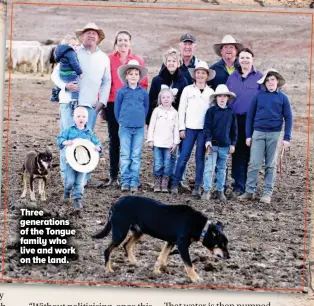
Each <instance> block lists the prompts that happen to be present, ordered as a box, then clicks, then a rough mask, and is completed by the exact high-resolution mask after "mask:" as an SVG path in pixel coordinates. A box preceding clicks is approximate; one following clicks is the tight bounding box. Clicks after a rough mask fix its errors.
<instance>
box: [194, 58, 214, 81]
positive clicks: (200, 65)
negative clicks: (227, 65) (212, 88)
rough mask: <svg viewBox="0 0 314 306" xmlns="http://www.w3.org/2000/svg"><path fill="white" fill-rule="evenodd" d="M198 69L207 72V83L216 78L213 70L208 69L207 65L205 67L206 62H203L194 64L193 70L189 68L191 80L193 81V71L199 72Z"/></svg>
mask: <svg viewBox="0 0 314 306" xmlns="http://www.w3.org/2000/svg"><path fill="white" fill-rule="evenodd" d="M200 69H202V70H206V71H207V73H208V78H207V81H210V80H212V79H214V78H215V76H216V71H215V70H213V69H209V67H208V65H207V63H206V62H204V61H199V62H198V63H197V64H196V66H195V68H189V73H190V75H191V77H192V79H193V80H194V79H195V75H194V73H195V71H196V70H200Z"/></svg>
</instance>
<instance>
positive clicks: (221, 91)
mask: <svg viewBox="0 0 314 306" xmlns="http://www.w3.org/2000/svg"><path fill="white" fill-rule="evenodd" d="M218 95H227V96H229V100H228V102H229V101H232V100H234V99H235V98H236V97H237V96H236V94H235V93H234V92H231V91H229V89H228V87H227V85H225V84H220V85H218V86H217V88H216V90H215V92H214V93H212V94H211V95H210V97H209V100H210V102H213V101H214V99H215V98H216V97H217V96H218Z"/></svg>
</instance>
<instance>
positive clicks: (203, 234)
mask: <svg viewBox="0 0 314 306" xmlns="http://www.w3.org/2000/svg"><path fill="white" fill-rule="evenodd" d="M111 230H112V240H111V243H110V245H109V246H108V248H107V249H106V250H105V252H104V256H105V265H106V271H107V272H113V270H112V267H111V260H110V255H111V252H112V251H113V250H114V249H115V248H117V247H118V246H119V245H120V244H121V243H122V242H123V241H124V240H125V242H124V243H123V247H124V249H125V251H126V254H127V256H128V259H129V261H130V262H131V263H132V264H135V265H137V261H136V258H135V256H134V254H133V247H134V244H135V243H136V242H137V241H138V240H139V239H140V238H141V237H142V235H143V234H148V235H150V236H152V237H155V238H158V239H161V240H164V241H166V244H165V245H164V247H163V249H162V251H161V253H160V254H159V257H158V260H157V263H156V267H155V271H154V272H155V273H160V272H161V269H162V268H165V267H166V266H167V259H168V256H169V254H170V252H171V250H172V248H173V247H174V246H175V245H177V247H178V250H179V253H180V255H181V258H182V260H183V262H184V265H185V269H186V272H187V274H188V276H189V277H190V279H191V280H192V281H193V282H196V281H200V280H201V279H200V277H199V276H198V275H197V273H196V272H195V270H194V268H193V265H192V261H191V258H190V254H189V246H190V245H191V243H192V242H194V241H200V242H202V244H203V246H204V247H206V248H207V249H208V250H210V251H211V252H212V253H213V254H214V255H216V256H217V257H220V258H230V256H229V252H228V248H227V245H228V239H227V238H226V236H225V234H224V233H223V231H222V224H221V223H220V222H217V223H216V224H214V223H212V222H210V221H209V220H208V219H207V218H206V217H205V216H204V215H203V214H202V213H201V212H199V211H197V210H195V209H193V208H192V207H190V206H188V205H168V204H164V203H161V202H158V201H155V200H153V199H150V198H144V197H140V196H126V197H122V198H120V199H119V200H118V201H117V202H116V203H115V204H114V205H113V206H112V207H111V209H110V212H109V218H108V222H107V224H106V226H105V227H104V229H103V230H101V231H100V232H99V233H97V234H95V235H93V236H92V238H97V239H98V238H103V237H105V236H107V235H108V234H109V233H110V231H111ZM129 230H130V231H131V236H130V237H129V238H127V239H126V237H127V234H128V232H129Z"/></svg>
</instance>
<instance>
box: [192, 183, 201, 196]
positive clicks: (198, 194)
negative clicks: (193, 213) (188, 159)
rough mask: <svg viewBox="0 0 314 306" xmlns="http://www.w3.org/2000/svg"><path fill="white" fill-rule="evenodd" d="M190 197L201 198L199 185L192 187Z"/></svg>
mask: <svg viewBox="0 0 314 306" xmlns="http://www.w3.org/2000/svg"><path fill="white" fill-rule="evenodd" d="M192 196H196V197H201V186H200V185H195V186H194V189H193V192H192Z"/></svg>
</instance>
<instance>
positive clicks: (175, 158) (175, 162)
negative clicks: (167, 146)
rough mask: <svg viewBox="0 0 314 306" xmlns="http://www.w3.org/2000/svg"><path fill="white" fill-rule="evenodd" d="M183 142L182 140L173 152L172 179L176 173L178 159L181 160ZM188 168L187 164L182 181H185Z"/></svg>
mask: <svg viewBox="0 0 314 306" xmlns="http://www.w3.org/2000/svg"><path fill="white" fill-rule="evenodd" d="M181 144H182V142H181V143H180V145H179V146H178V147H177V148H176V150H175V152H173V153H172V154H171V176H172V179H173V177H174V175H175V172H176V167H177V164H178V160H179V157H180V152H181V148H182V146H181ZM186 169H187V164H186V166H185V169H184V172H183V175H182V181H184V180H185V178H186Z"/></svg>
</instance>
